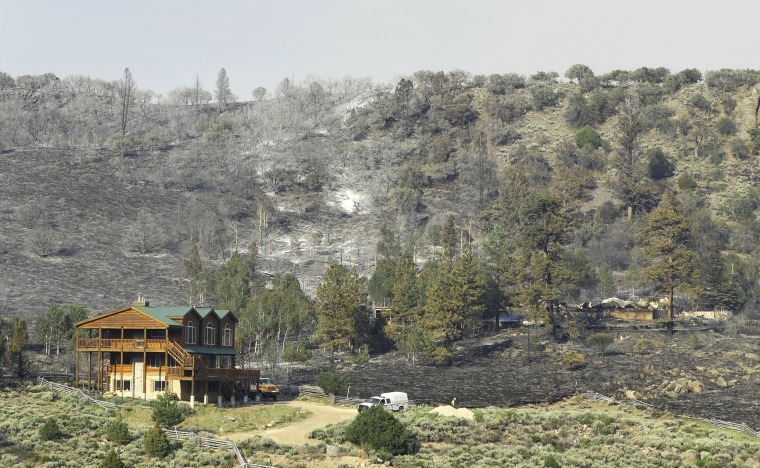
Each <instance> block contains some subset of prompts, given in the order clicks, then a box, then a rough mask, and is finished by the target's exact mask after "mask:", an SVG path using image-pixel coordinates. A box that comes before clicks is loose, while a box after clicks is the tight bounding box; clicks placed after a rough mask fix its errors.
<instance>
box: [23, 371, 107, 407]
mask: <svg viewBox="0 0 760 468" xmlns="http://www.w3.org/2000/svg"><path fill="white" fill-rule="evenodd" d="M37 385H44V386H46V387H48V388H50V390H55V391H57V392H61V393H66V394H69V395H74V396H77V397H80V398H84V399H85V400H87V403H92V404H93V405H98V406H100V407H101V408H106V409H118V407H117V406H116V405H115V404H114V403H111V402H110V401H103V400H96V399H95V398H92V397H91V396H90V395H88V394H86V393H84V392H83V391H81V390H79V389H78V388H73V387H69V386H68V385H61V384H57V383H55V382H50V381H49V380H45V378H44V377H37Z"/></svg>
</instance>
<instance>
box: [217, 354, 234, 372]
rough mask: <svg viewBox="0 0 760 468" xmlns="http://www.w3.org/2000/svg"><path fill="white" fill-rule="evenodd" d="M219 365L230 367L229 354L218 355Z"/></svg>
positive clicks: (223, 367)
mask: <svg viewBox="0 0 760 468" xmlns="http://www.w3.org/2000/svg"><path fill="white" fill-rule="evenodd" d="M219 367H221V368H222V369H230V368H231V367H232V358H231V357H230V356H219Z"/></svg>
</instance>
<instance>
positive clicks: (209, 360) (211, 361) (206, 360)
mask: <svg viewBox="0 0 760 468" xmlns="http://www.w3.org/2000/svg"><path fill="white" fill-rule="evenodd" d="M203 364H204V365H205V366H206V367H209V368H212V369H213V368H215V367H216V356H213V355H211V354H204V355H203Z"/></svg>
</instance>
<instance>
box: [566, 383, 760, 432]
mask: <svg viewBox="0 0 760 468" xmlns="http://www.w3.org/2000/svg"><path fill="white" fill-rule="evenodd" d="M581 397H583V398H588V399H591V400H597V401H604V402H607V403H612V404H616V403H619V404H623V405H630V406H636V407H638V406H644V407H645V408H647V409H650V410H654V409H656V408H655V407H654V406H652V405H650V404H649V403H646V402H643V401H641V400H630V401H617V400H615V399H614V398H610V397H608V396H605V395H602V394H600V393H596V392H587V393H581ZM676 417H679V418H683V419H695V420H699V421H704V422H706V423H707V424H709V425H711V426H714V427H717V428H720V429H729V430H732V431H738V432H744V433H745V434H747V435H749V436H751V437H754V438H755V439H760V433H758V432H757V431H755V430H753V429H752V428H751V427H749V426H748V425H747V424H745V423H741V424H737V423H734V422H730V421H722V420H720V419H708V418H699V417H694V416H687V415H676Z"/></svg>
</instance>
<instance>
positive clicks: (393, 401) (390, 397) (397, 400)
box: [359, 392, 409, 413]
mask: <svg viewBox="0 0 760 468" xmlns="http://www.w3.org/2000/svg"><path fill="white" fill-rule="evenodd" d="M375 405H382V407H383V408H385V409H387V410H389V411H404V408H408V407H409V397H408V396H407V395H406V393H405V392H388V393H381V394H380V396H373V397H372V398H369V399H368V400H367V401H365V402H363V403H359V412H360V413H361V412H362V411H364V410H365V409H369V408H371V407H373V406H375Z"/></svg>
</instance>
